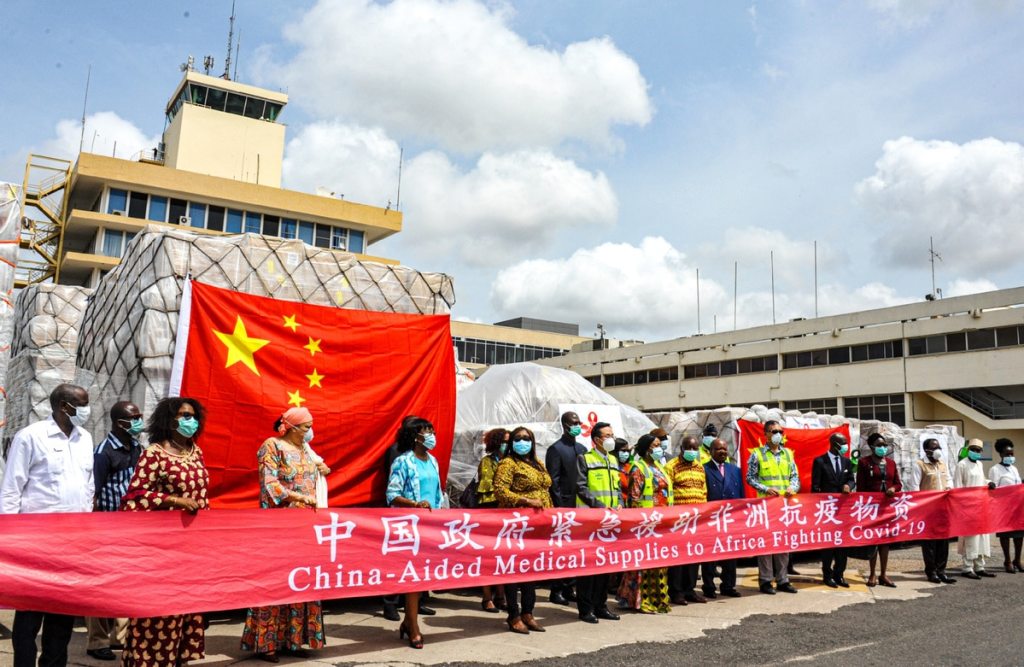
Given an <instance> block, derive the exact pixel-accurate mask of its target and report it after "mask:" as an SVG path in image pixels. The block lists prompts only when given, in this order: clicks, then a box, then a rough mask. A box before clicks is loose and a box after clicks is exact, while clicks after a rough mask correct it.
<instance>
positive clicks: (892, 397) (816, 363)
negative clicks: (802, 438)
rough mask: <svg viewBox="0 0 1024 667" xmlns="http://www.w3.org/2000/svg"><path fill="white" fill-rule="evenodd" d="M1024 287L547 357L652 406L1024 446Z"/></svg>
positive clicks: (640, 404) (646, 406)
mask: <svg viewBox="0 0 1024 667" xmlns="http://www.w3.org/2000/svg"><path fill="white" fill-rule="evenodd" d="M1022 306H1024V287H1020V288H1014V289H1005V290H998V291H994V292H986V293H982V294H975V295H970V296H962V297H954V298H948V299H940V300H937V301H924V302H921V303H914V304H908V305H904V306H895V307H891V308H881V309H878V310H868V311H863V312H859V313H849V314H845V315H835V316H832V317H818V318H814V319H806V320H798V321H793V322H788V323H785V324H778V325H772V326H761V327H754V328H750V329H742V330H738V331H731V332H726V333H715V334H709V335H702V336H691V337H687V338H676V339H673V340H666V341H661V342H654V343H646V344H640V345H633V346H628V347H612V348H609V349H603V350H601V349H598V350H591V351H577V352H570V353H569V354H566V355H564V356H560V357H554V358H551V359H544V360H542V361H540V362H539V363H544V364H548V365H552V366H557V367H559V368H567V369H570V370H573V371H576V372H577V373H579V374H580V375H582V376H584V377H585V378H587V379H588V380H590V381H591V382H592V383H594V384H595V385H597V386H599V387H602V388H603V389H604V390H605V391H607V392H608V393H610V394H612V395H613V396H615V397H616V398H617V399H619V400H620V401H622V402H623V403H626V404H629V405H633V406H635V407H637V408H639V409H640V410H643V411H646V412H665V411H681V410H692V409H698V408H718V407H722V406H750V405H754V404H762V405H766V406H769V407H781V408H784V409H797V410H801V411H815V412H819V413H827V414H839V415H844V416H846V417H855V418H859V419H879V420H883V421H890V422H894V423H896V424H899V425H902V426H907V427H921V426H926V425H929V424H953V425H955V426H956V427H957V429H958V430H959V432H960V433H961V434H963V435H964V437H967V438H981V439H982V440H984V441H986V442H991V441H993V440H995V439H996V438H999V437H1009V438H1011V439H1013V440H1014V441H1015V442H1016V443H1018V444H1019V443H1021V442H1024V376H1022V369H1024V308H1022Z"/></svg>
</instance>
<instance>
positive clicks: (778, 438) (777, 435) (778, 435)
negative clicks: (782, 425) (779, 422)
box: [772, 433, 782, 445]
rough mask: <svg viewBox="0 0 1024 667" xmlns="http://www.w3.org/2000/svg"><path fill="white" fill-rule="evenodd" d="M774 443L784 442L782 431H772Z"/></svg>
mask: <svg viewBox="0 0 1024 667" xmlns="http://www.w3.org/2000/svg"><path fill="white" fill-rule="evenodd" d="M772 444H773V445H781V444H782V434H781V433H772Z"/></svg>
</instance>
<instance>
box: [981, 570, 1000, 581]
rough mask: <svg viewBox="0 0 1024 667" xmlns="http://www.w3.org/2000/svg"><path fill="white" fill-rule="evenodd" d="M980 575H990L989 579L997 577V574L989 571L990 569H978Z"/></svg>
mask: <svg viewBox="0 0 1024 667" xmlns="http://www.w3.org/2000/svg"><path fill="white" fill-rule="evenodd" d="M978 576H979V577H988V578H989V579H995V577H996V575H995V574H993V573H991V572H989V571H988V570H978Z"/></svg>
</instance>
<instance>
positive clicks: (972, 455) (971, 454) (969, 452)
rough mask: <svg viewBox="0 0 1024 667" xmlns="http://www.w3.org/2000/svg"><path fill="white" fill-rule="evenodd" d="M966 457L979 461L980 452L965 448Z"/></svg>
mask: <svg viewBox="0 0 1024 667" xmlns="http://www.w3.org/2000/svg"><path fill="white" fill-rule="evenodd" d="M967 458H969V459H970V460H972V461H980V460H981V452H975V451H972V450H970V449H968V450H967Z"/></svg>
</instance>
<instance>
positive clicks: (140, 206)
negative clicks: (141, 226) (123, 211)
mask: <svg viewBox="0 0 1024 667" xmlns="http://www.w3.org/2000/svg"><path fill="white" fill-rule="evenodd" d="M148 199H149V198H148V197H147V196H146V195H145V194H143V193H141V192H132V193H130V194H129V195H128V217H130V218H139V219H145V217H146V202H147V201H148Z"/></svg>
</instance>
